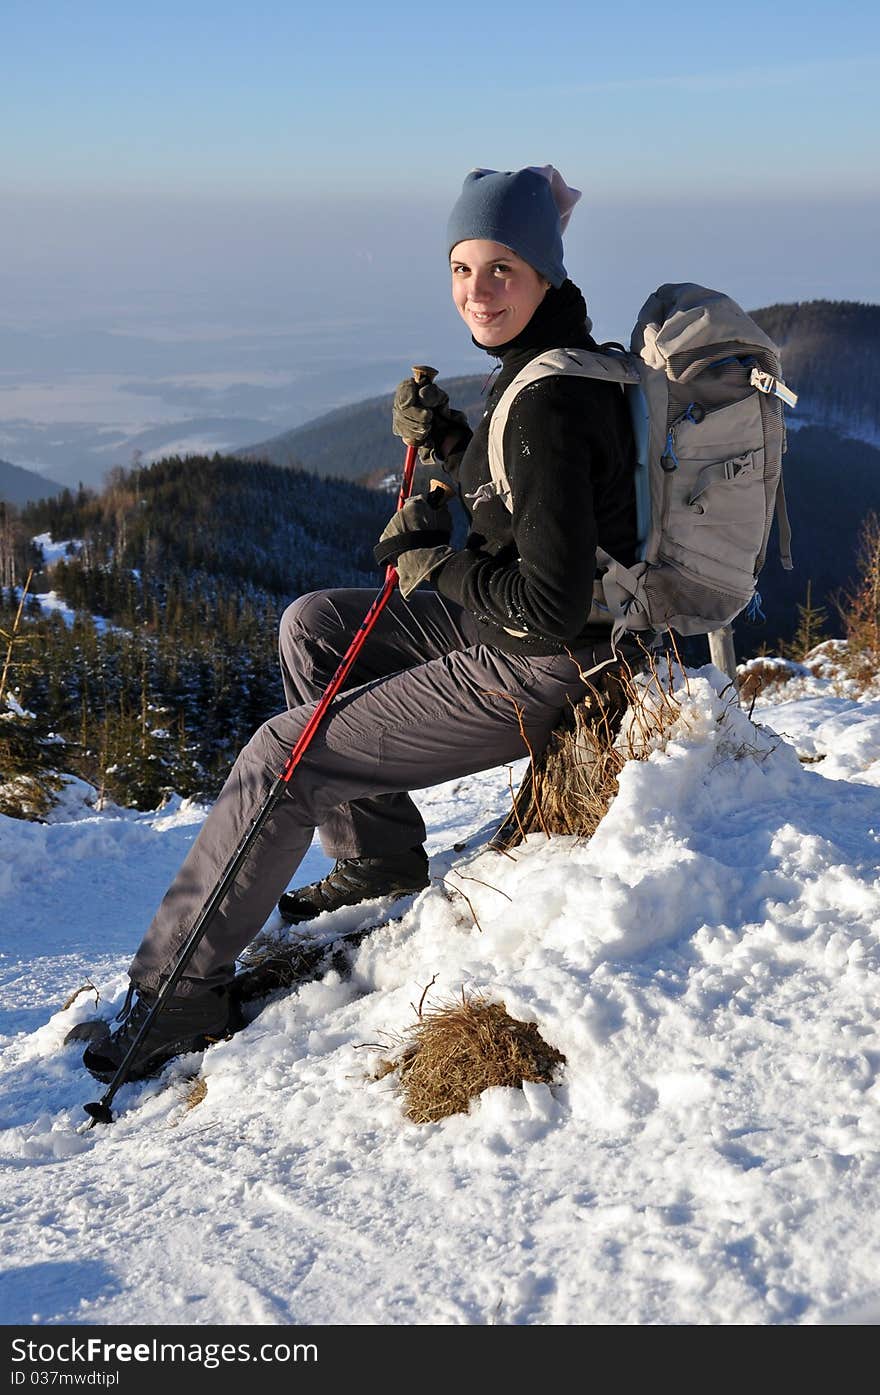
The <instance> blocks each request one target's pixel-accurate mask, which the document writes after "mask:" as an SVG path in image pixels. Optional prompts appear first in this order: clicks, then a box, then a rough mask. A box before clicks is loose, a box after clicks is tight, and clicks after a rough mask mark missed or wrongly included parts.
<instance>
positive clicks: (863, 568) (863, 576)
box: [836, 513, 880, 688]
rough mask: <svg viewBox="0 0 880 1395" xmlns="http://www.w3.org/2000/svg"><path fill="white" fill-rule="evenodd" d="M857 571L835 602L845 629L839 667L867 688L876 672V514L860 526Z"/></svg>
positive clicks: (879, 569)
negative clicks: (847, 587)
mask: <svg viewBox="0 0 880 1395" xmlns="http://www.w3.org/2000/svg"><path fill="white" fill-rule="evenodd" d="M857 568H858V572H857V577H856V581H855V583H854V584H853V586H852V587H851V588H850V590H849V591H846V592H844V594H843V595H842V596H840V597H838V599H837V602H836V604H837V609H838V611H839V613H840V617H841V619H842V620H843V623H844V625H845V627H846V649H845V651H843V653H842V654H841V664H842V667H843V668H844V670H845V671H846V673H847V675H848V677H850V678H853V679H855V681H856V682H857V683H858V684H859V686H860V687H862V688H868V687H870V686H872V685H873V684H874V683H875V682H876V681H877V675H878V672H880V514H876V513H869V514H868V516H867V518H866V519H865V521H864V523H863V524H862V529H861V532H860V534H859V542H858V559H857Z"/></svg>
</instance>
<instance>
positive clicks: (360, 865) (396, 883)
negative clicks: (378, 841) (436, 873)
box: [278, 845, 431, 925]
mask: <svg viewBox="0 0 880 1395" xmlns="http://www.w3.org/2000/svg"><path fill="white" fill-rule="evenodd" d="M430 881H431V878H430V877H429V876H428V855H427V853H426V852H425V849H424V848H423V847H421V846H420V845H419V846H417V847H415V848H410V849H409V851H408V852H403V853H386V855H385V856H384V857H344V858H341V859H340V860H339V861H337V863H336V866H335V867H334V868H333V871H332V872H330V873H329V874H328V875H327V876H326V877H324V878H323V879H322V880H321V881H319V882H312V883H311V884H310V885H309V886H301V887H299V888H298V890H296V891H287V892H285V893H284V895H283V896H282V898H281V900H280V901H279V902H278V910H279V912H280V913H281V919H282V920H286V921H287V924H288V925H299V923H300V922H301V921H303V920H314V918H315V916H316V915H320V914H321V912H322V911H337V910H339V908H340V907H341V906H357V905H359V904H360V902H361V901H375V900H376V899H377V898H378V897H380V896H406V895H407V894H408V893H409V892H413V891H421V890H422V889H423V888H424V887H426V886H428V885H429V884H430Z"/></svg>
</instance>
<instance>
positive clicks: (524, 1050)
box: [376, 992, 565, 1124]
mask: <svg viewBox="0 0 880 1395" xmlns="http://www.w3.org/2000/svg"><path fill="white" fill-rule="evenodd" d="M564 1064H565V1057H564V1056H563V1055H562V1053H561V1052H560V1051H557V1050H556V1048H555V1047H554V1046H550V1045H549V1044H548V1043H547V1042H546V1041H544V1039H543V1037H542V1036H541V1034H540V1033H539V1031H538V1028H537V1026H536V1024H535V1023H534V1022H520V1021H518V1020H517V1019H516V1018H514V1017H511V1016H510V1014H509V1013H508V1012H507V1010H506V1008H505V1006H504V1004H503V1003H495V1002H490V1001H489V1000H488V999H486V998H484V997H482V996H480V995H475V996H474V997H471V998H468V997H466V996H465V994H464V992H462V995H461V999H460V1000H458V1001H455V1002H452V1003H448V1004H446V1005H441V1006H438V1007H436V1008H432V1009H430V1010H429V1011H427V1012H424V1013H423V1012H421V1011H420V1012H419V1018H418V1021H417V1022H416V1023H415V1024H414V1025H413V1027H412V1028H411V1029H410V1031H409V1032H408V1033H407V1034H406V1035H405V1036H404V1038H403V1039H402V1043H401V1049H400V1050H399V1052H398V1054H397V1055H396V1056H394V1057H392V1058H389V1059H386V1060H385V1061H384V1062H383V1063H382V1064H381V1066H380V1067H379V1070H378V1071H377V1072H376V1078H377V1079H381V1078H382V1077H383V1076H385V1075H387V1074H389V1073H390V1072H392V1071H395V1070H396V1071H397V1072H398V1073H399V1080H400V1088H401V1090H402V1092H403V1097H404V1113H405V1114H406V1116H407V1118H409V1119H411V1120H412V1121H413V1123H416V1124H434V1123H436V1122H437V1121H438V1120H439V1119H446V1118H448V1117H449V1115H450V1114H466V1113H467V1111H468V1107H469V1105H470V1102H471V1100H472V1099H474V1098H475V1097H476V1096H477V1095H479V1094H481V1093H482V1092H483V1090H488V1089H490V1087H491V1086H493V1085H506V1086H510V1087H513V1088H514V1089H520V1088H521V1087H522V1083H523V1081H524V1080H530V1081H541V1082H544V1083H545V1084H549V1083H550V1082H552V1081H553V1080H554V1078H555V1076H556V1073H557V1071H558V1069H559V1067H560V1066H562V1065H564Z"/></svg>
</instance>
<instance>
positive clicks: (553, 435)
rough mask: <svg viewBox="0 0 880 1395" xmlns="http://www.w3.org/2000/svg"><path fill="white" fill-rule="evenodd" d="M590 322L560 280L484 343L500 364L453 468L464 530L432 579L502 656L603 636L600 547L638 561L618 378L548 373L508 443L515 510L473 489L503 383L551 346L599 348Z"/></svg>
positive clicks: (512, 424) (573, 291) (484, 467)
mask: <svg viewBox="0 0 880 1395" xmlns="http://www.w3.org/2000/svg"><path fill="white" fill-rule="evenodd" d="M590 327H591V326H590V321H589V320H588V318H587V307H586V303H585V301H584V298H583V296H582V295H581V293H580V291H579V290H578V288H577V287H576V286H575V285H574V284H573V283H572V282H571V281H565V282H564V283H563V284H562V286H560V287H559V288H558V289H557V288H551V289H550V290H549V291H548V292H547V294H546V296H545V298H544V300H543V301H542V302H541V304H540V305H539V307H538V309H537V310H536V311H535V314H534V315H533V316H532V318H531V320H530V321H529V323H528V324H527V325H526V327H525V329H524V330H523V331H522V333H521V334H519V335H518V336H517V338H516V339H513V340H511V341H510V343H509V344H504V345H502V346H500V347H498V348H493V349H487V350H486V352H487V353H490V354H492V355H493V356H494V357H496V358H498V359H500V360H501V372H500V373H499V374H498V377H497V379H496V380H495V383H494V385H493V387H492V390H491V392H490V394H489V397H488V399H487V404H486V410H485V412H484V414H483V418H482V420H481V421H480V423H479V425H478V426H477V428H476V430H475V432H474V434H473V437H472V439H471V441H470V444H469V445H468V448H467V450H466V452H465V454H464V457H463V459H462V462H461V465H460V467H459V469H458V471H457V472H456V473H457V483H458V487H459V496H460V498H461V501H462V503H463V505H464V507H465V510H466V511H467V513H468V517H469V519H470V529H471V530H470V533H469V535H468V537H467V540H466V542H465V546H464V548H463V549H462V550H461V551H460V552H456V553H454V554H453V555H452V556H451V557H450V558H449V559H448V560H447V561H446V562H444V564H443V566H442V567H441V568H440V569H439V570H438V571H437V572H436V573H435V574H434V578H433V583H432V584H433V585H435V586H436V587H437V589H438V591H439V592H440V593H441V595H444V596H446V597H448V598H449V599H450V600H452V601H457V602H458V603H459V604H460V605H463V606H464V607H465V608H466V609H467V610H469V611H471V613H472V614H473V615H474V616H475V617H476V619H477V622H478V626H479V635H480V639H481V640H482V642H484V643H485V644H490V645H492V646H494V647H495V648H497V649H503V650H505V651H506V652H507V653H521V654H533V655H536V654H556V653H560V652H562V651H563V650H564V649H566V648H572V647H575V646H579V645H587V644H593V643H596V642H598V641H601V640H603V639H607V637H608V633H609V628H608V627H607V626H595V625H593V626H587V625H586V623H585V622H586V617H587V615H588V614H589V611H590V606H591V603H592V593H593V580H594V577H595V573H596V544H597V542H599V543H601V545H602V546H603V547H604V548H605V550H606V551H607V552H609V553H610V554H611V555H612V556H613V557H615V558H617V560H618V561H620V562H623V563H625V564H629V563H631V562H632V561H634V559H635V547H636V504H635V486H634V473H633V471H634V446H633V438H632V428H631V426H630V423H629V415H628V412H627V409H626V404H625V402H624V400H623V393H622V391H621V388H620V387H619V386H618V385H617V384H614V383H608V382H600V381H598V380H593V379H589V378H561V377H552V378H543V379H541V380H539V381H538V382H537V383H535V384H534V385H532V386H530V387H529V388H527V389H525V390H524V391H523V392H521V393H520V394H519V395H518V396H517V398H516V400H515V402H514V404H513V407H512V409H511V412H510V415H509V417H508V420H507V424H506V426H505V429H504V440H503V451H504V464H505V469H506V471H507V475H508V479H509V480H510V485H511V492H512V495H513V513H512V515H511V513H510V512H509V511H508V510H507V508H506V507H505V505H504V504H503V503H502V502H501V500H499V499H497V498H490V499H488V500H486V501H482V502H478V503H476V504H474V503H473V501H472V499H471V498H470V497H469V496H472V495H474V494H476V493H477V491H478V490H479V488H480V486H481V485H483V484H485V483H487V482H488V481H490V480H491V474H490V471H489V444H488V442H489V422H490V420H491V417H492V413H493V411H494V409H495V407H496V405H497V403H498V401H499V399H500V397H501V395H502V393H503V392H504V390H505V388H506V387H508V386H509V384H510V383H511V382H512V381H513V379H514V378H515V377H516V375H517V373H519V372H520V371H521V369H523V368H524V367H525V365H526V364H527V363H528V362H530V360H531V359H533V358H535V357H537V356H538V355H539V354H541V353H544V352H545V351H546V350H547V349H556V348H589V349H595V348H596V347H597V345H596V343H595V341H594V340H593V339H592V338H591V336H590V332H589V331H590ZM474 342H475V343H476V341H474ZM478 347H482V346H481V345H478ZM509 629H513V630H525V631H527V634H526V635H525V636H524V637H522V638H517V637H515V636H514V635H511V634H509V633H508V630H509Z"/></svg>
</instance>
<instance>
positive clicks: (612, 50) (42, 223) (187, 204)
mask: <svg viewBox="0 0 880 1395" xmlns="http://www.w3.org/2000/svg"><path fill="white" fill-rule="evenodd" d="M0 52H2V59H3V62H2V70H0V123H2V129H3V131H4V132H5V134H6V137H7V138H6V139H5V140H4V141H2V142H0V200H2V203H0V378H2V372H3V371H5V372H6V373H7V374H13V375H14V376H15V378H16V381H19V380H21V381H24V379H25V378H26V377H27V376H28V375H32V372H33V369H32V368H25V366H24V364H25V360H27V362H28V363H30V364H33V363H37V362H38V361H39V355H40V346H41V345H46V346H47V364H48V362H49V359H51V362H52V364H53V365H54V366H53V367H52V369H51V372H52V373H57V372H61V367H59V354H61V353H62V349H63V346H64V345H66V344H68V343H69V344H70V345H71V346H72V348H71V352H70V358H69V362H70V371H72V372H76V371H78V365H79V363H80V362H81V361H82V355H81V354H79V353H78V352H77V348H76V346H77V345H78V344H80V343H81V342H83V341H82V340H81V339H80V338H79V337H78V336H79V335H80V332H81V331H82V332H86V331H88V332H91V331H92V330H95V331H99V332H109V333H112V334H117V333H118V334H121V335H124V336H126V338H125V340H124V343H125V344H126V345H132V346H133V347H132V352H133V353H134V351H135V348H136V349H137V353H136V355H135V359H136V361H137V362H138V363H140V362H141V361H144V362H152V361H153V359H154V357H155V350H154V347H153V346H154V345H155V344H156V343H161V344H163V345H165V346H166V348H165V349H164V350H163V352H162V354H161V355H160V359H161V364H160V365H159V367H162V368H164V371H166V372H167V373H168V374H173V373H175V372H179V373H182V372H184V371H186V372H192V371H194V370H195V368H198V367H202V368H203V369H204V371H205V372H206V373H207V372H210V371H215V370H217V367H218V358H217V355H218V353H219V350H218V349H217V345H218V344H222V345H223V346H224V352H225V355H226V356H225V358H224V359H223V364H222V367H223V368H224V371H226V370H228V372H230V373H232V372H236V371H239V372H244V370H245V369H247V368H248V366H249V365H250V364H251V363H252V361H253V360H252V358H251V357H249V355H250V354H251V353H253V355H255V356H256V357H258V358H259V361H260V363H261V364H270V365H274V366H275V367H277V369H278V371H281V372H285V371H290V372H291V373H297V374H300V375H304V376H303V381H306V380H307V377H308V374H310V373H312V372H313V371H317V369H320V370H321V371H324V369H325V368H326V371H327V373H328V374H330V375H331V376H332V375H333V374H336V373H337V371H338V366H339V364H340V362H342V360H343V358H344V356H345V354H347V353H350V352H351V351H352V350H353V348H354V349H355V350H356V352H357V354H359V355H360V357H361V358H362V360H363V362H364V363H366V362H367V361H368V360H369V361H370V362H371V363H372V364H373V365H374V367H375V365H376V364H377V363H379V362H380V361H381V362H388V363H389V364H392V365H394V366H390V367H389V369H388V372H389V384H391V385H393V383H394V382H395V381H396V380H397V377H396V376H395V375H396V374H397V372H398V370H397V367H396V364H397V361H398V359H399V362H400V363H401V364H402V365H403V366H404V367H405V366H406V365H407V364H410V363H413V362H436V363H437V364H438V365H440V366H441V367H442V369H443V371H452V370H453V369H460V368H463V367H466V366H472V364H473V360H474V356H475V351H474V350H473V349H472V348H471V346H470V343H469V340H468V338H467V336H466V335H464V333H463V330H462V326H461V322H460V320H459V319H458V317H457V316H456V314H455V312H454V310H453V309H452V307H451V304H450V298H449V287H448V267H447V266H446V256H445V253H446V248H445V243H444V238H443V233H444V229H445V223H446V216H447V214H448V212H449V209H450V207H451V205H452V203H453V201H454V199H455V197H456V196H457V193H458V190H459V188H460V186H461V180H462V178H463V176H464V175H465V173H466V172H467V171H468V170H469V169H471V168H473V167H474V166H475V165H483V166H487V167H489V168H497V169H513V168H518V167H520V166H522V165H528V164H538V165H543V164H547V163H553V164H555V165H557V166H558V168H559V169H560V170H561V171H562V173H563V175H564V177H565V178H566V179H567V180H568V182H569V183H570V184H573V185H575V186H576V187H578V188H580V189H581V190H582V191H583V194H584V197H583V200H582V202H581V203H580V204H579V205H578V207H577V209H576V210H575V213H574V216H573V218H572V222H571V226H570V228H569V231H568V232H567V234H566V265H567V267H568V270H569V272H570V274H571V275H572V277H573V279H574V280H575V281H576V282H577V283H578V284H579V285H581V286H582V288H583V289H584V292H585V294H586V296H587V300H588V304H589V306H590V310H591V313H592V315H593V318H594V322H595V326H596V329H597V332H598V334H599V337H600V338H614V339H625V338H627V337H628V334H629V330H630V328H631V325H632V322H633V319H634V316H635V312H636V311H637V310H638V307H639V306H640V305H641V304H642V302H643V300H644V299H645V298H646V296H647V295H648V294H649V293H650V292H651V291H652V290H653V289H654V288H655V287H656V286H658V285H660V284H661V283H662V282H665V281H690V280H693V281H698V282H701V283H702V284H704V285H709V286H715V287H718V288H719V289H721V290H725V291H727V292H728V293H729V294H731V295H732V296H734V298H735V299H737V300H739V301H740V303H742V304H743V305H744V306H746V307H747V308H754V307H756V306H760V305H767V304H769V303H772V302H773V301H792V300H810V299H817V298H828V299H847V300H861V301H872V302H878V303H880V259H878V256H877V247H878V245H880V187H878V184H880V160H878V158H877V150H878V135H880V100H878V92H880V5H878V4H877V3H876V0H873V3H871V4H868V3H866V0H855V3H853V2H852V0H850V2H849V3H838V4H837V5H833V4H829V3H827V0H826V3H823V4H815V3H813V2H812V0H802V3H792V0H760V3H759V2H758V0H738V2H737V3H736V4H731V3H727V4H722V5H713V4H705V3H700V4H696V3H683V4H682V3H679V4H676V3H667V4H663V3H660V0H655V2H654V3H645V0H628V3H625V4H620V3H618V4H617V5H614V4H609V3H608V0H597V3H579V4H575V3H564V4H563V3H560V0H530V3H524V0H506V3H504V4H496V5H489V4H486V3H482V4H478V3H476V2H475V0H470V3H462V0H440V3H436V4H433V5H426V4H424V3H420V4H418V5H416V4H413V3H408V4H403V3H400V0H391V3H378V4H375V5H373V6H369V5H364V4H358V5H354V4H352V3H349V0H343V3H338V4H322V3H321V0H311V3H309V4H307V5H306V4H302V3H299V0H286V3H269V0H248V3H243V0H175V3H170V0H152V3H150V4H137V5H128V4H126V3H124V0H113V3H109V0H78V3H62V0H38V2H37V0H0ZM10 136H11V138H10ZM21 333H35V334H37V335H38V336H43V338H39V337H38V340H37V343H36V347H34V345H33V344H30V347H29V348H28V352H27V354H25V353H24V352H23V344H22V341H20V340H19V339H18V338H17V337H16V336H17V335H19V334H21ZM53 335H55V336H57V338H56V339H54V340H53V341H52V345H49V344H48V339H47V338H46V336H53ZM65 336H66V337H65ZM242 336H244V338H243V337H242ZM273 336H277V345H278V348H277V354H275V355H274V357H273V350H272V344H273ZM90 342H91V341H90ZM245 342H246V343H248V344H252V345H254V346H255V347H254V348H253V350H246V349H245V348H244V347H243V345H244V343H245ZM29 343H30V341H29ZM122 343H123V340H121V339H116V340H112V341H110V347H111V350H112V349H113V346H114V345H116V346H119V345H121V344H122ZM183 344H186V345H189V346H190V348H188V349H187V353H186V354H185V355H183V354H182V351H180V346H181V345H183ZM197 344H203V348H202V349H200V350H199V352H198V353H197V352H196V348H195V347H194V346H195V345H197ZM296 346H299V347H296ZM50 347H51V348H52V353H51V354H49V352H48V350H49V348H50ZM64 352H65V353H66V350H65V351H64ZM62 357H63V355H62ZM127 361H128V360H127V358H126V356H125V355H124V354H122V352H121V350H120V351H119V352H110V353H109V354H108V359H107V364H106V367H107V369H108V371H109V370H110V369H113V368H120V369H121V367H122V364H123V362H127ZM316 363H317V369H316ZM4 364H5V365H6V368H5V370H4V369H3V365H4ZM19 364H21V365H22V366H21V368H20V369H17V365H19ZM481 366H482V363H481V362H480V364H478V365H477V367H478V368H479V367H481ZM159 367H157V368H156V369H155V371H156V372H159ZM49 371H50V370H49V368H48V367H47V368H46V372H47V373H49ZM139 371H140V370H139ZM371 371H373V370H371ZM374 376H375V373H374ZM5 381H7V380H6V379H3V380H2V381H0V387H2V386H3V382H5ZM372 381H373V380H372V379H371V382H372ZM364 390H365V389H364ZM371 390H375V388H374V387H373V388H371ZM304 391H305V389H304ZM358 395H362V392H361V387H360V386H359V385H358V383H356V382H354V380H353V381H352V383H351V387H350V390H349V391H348V396H349V397H350V398H355V397H357V396H358ZM4 411H5V412H6V415H7V416H10V415H14V414H15V411H19V412H20V413H24V414H27V409H26V408H24V407H19V406H16V407H15V408H14V409H13V405H12V403H11V400H7V399H4V398H3V397H2V394H0V415H2V413H3V412H4Z"/></svg>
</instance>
